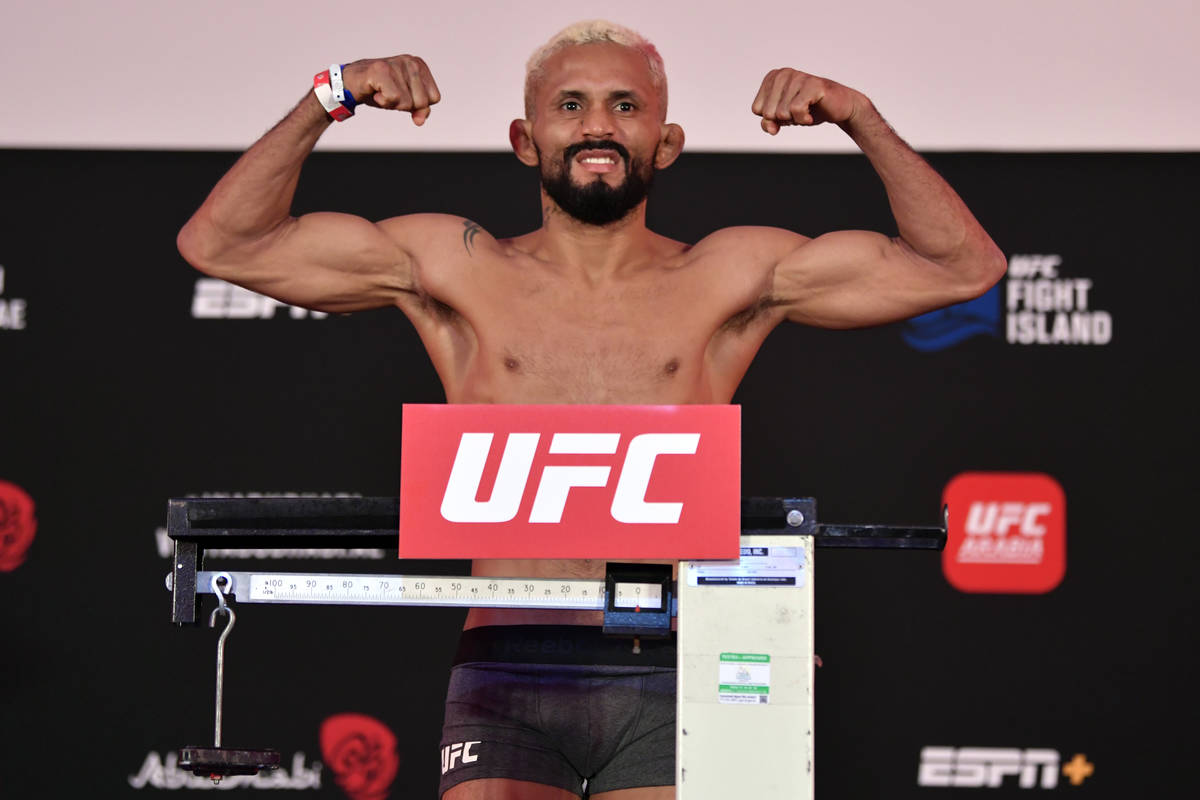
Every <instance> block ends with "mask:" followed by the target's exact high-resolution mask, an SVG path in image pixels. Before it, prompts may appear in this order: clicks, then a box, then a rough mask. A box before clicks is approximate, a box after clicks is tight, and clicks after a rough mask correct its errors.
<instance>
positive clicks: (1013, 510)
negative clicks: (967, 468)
mask: <svg viewBox="0 0 1200 800" xmlns="http://www.w3.org/2000/svg"><path fill="white" fill-rule="evenodd" d="M1050 511H1051V506H1050V504H1049V503H995V502H976V503H972V504H971V508H970V510H969V511H968V512H967V522H966V525H965V526H964V527H965V530H966V532H967V534H968V535H971V536H1004V535H1006V534H1007V533H1008V532H1009V531H1010V530H1011V529H1013V528H1016V529H1017V530H1018V531H1019V532H1020V533H1021V535H1022V536H1045V535H1046V526H1045V525H1042V524H1041V523H1040V522H1039V521H1038V520H1039V519H1040V518H1041V517H1045V516H1048V515H1049V514H1050Z"/></svg>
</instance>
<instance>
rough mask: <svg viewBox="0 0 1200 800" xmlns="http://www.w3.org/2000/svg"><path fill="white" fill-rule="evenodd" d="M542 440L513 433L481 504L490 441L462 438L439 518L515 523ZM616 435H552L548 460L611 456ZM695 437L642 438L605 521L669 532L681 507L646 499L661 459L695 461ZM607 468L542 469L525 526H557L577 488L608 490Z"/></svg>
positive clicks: (632, 449)
mask: <svg viewBox="0 0 1200 800" xmlns="http://www.w3.org/2000/svg"><path fill="white" fill-rule="evenodd" d="M541 437H542V435H541V434H540V433H510V434H508V438H507V441H506V442H505V445H504V455H503V456H502V457H501V459H500V468H499V471H498V472H497V473H496V478H495V483H494V484H493V489H492V494H491V497H490V498H489V499H488V500H485V501H480V500H478V499H476V498H477V495H478V494H479V488H480V483H481V482H482V480H483V472H484V467H485V465H486V463H487V459H488V454H489V453H490V452H491V449H492V440H493V438H494V434H491V433H464V434H462V438H461V439H460V440H459V444H458V452H457V454H456V455H455V457H454V465H453V466H452V467H451V470H450V478H449V481H448V482H447V484H446V491H445V494H444V495H443V496H442V504H441V514H442V518H443V519H445V520H447V521H449V522H509V521H510V520H512V519H514V518H515V517H516V516H517V512H518V511H519V510H520V508H521V504H522V501H523V500H524V497H525V493H526V489H527V487H528V484H529V479H530V477H531V476H532V473H533V471H534V470H533V468H534V457H535V455H536V454H537V449H538V442H539V441H540V440H541ZM620 440H621V434H619V433H555V434H553V435H552V438H551V440H550V448H549V454H550V455H596V456H603V455H608V456H611V455H615V454H616V452H617V448H618V446H619V445H620ZM699 444H700V434H699V433H643V434H639V435H636V436H634V437H633V438H632V439H631V440H630V442H629V446H628V448H627V449H626V453H625V460H624V462H623V463H622V465H621V469H620V472H619V474H618V477H617V481H616V487H615V488H614V490H613V497H612V503H611V505H610V506H609V513H610V514H611V516H612V518H613V519H614V520H616V521H617V522H625V523H651V524H665V525H674V524H676V523H678V522H679V517H680V515H681V514H682V512H683V503H676V502H647V501H646V492H647V490H648V488H649V486H650V477H651V474H652V472H653V471H654V464H655V460H656V459H657V458H658V456H660V455H694V454H695V453H696V448H697V447H698V446H699ZM611 473H612V467H611V466H609V465H604V464H547V465H545V466H543V467H542V469H541V473H540V476H539V478H538V483H537V489H536V492H535V494H534V498H533V506H532V508H531V509H530V512H529V518H528V521H529V522H532V523H558V522H561V521H562V517H563V510H564V509H565V508H566V504H567V497H568V495H569V494H570V492H571V489H573V488H576V487H580V488H583V487H590V488H605V487H607V486H608V485H609V483H610V481H611Z"/></svg>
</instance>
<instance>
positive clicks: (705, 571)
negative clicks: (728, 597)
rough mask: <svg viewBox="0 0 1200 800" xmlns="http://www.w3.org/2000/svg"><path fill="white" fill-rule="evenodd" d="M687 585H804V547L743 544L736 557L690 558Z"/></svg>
mask: <svg viewBox="0 0 1200 800" xmlns="http://www.w3.org/2000/svg"><path fill="white" fill-rule="evenodd" d="M687 579H688V586H791V587H797V586H803V585H804V548H803V547H743V548H742V556H741V558H739V559H738V560H737V561H704V562H692V563H691V565H690V566H689V568H688V575H687Z"/></svg>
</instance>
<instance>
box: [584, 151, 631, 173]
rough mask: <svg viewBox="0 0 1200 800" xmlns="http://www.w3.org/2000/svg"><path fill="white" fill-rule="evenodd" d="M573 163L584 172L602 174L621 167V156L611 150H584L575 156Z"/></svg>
mask: <svg viewBox="0 0 1200 800" xmlns="http://www.w3.org/2000/svg"><path fill="white" fill-rule="evenodd" d="M575 163H576V164H578V165H579V166H580V167H581V168H582V169H583V170H584V171H585V172H594V173H596V174H604V173H606V172H615V171H616V170H617V168H618V167H620V166H621V156H619V155H618V154H617V153H615V152H613V151H612V150H584V151H582V152H580V153H579V155H577V156H575Z"/></svg>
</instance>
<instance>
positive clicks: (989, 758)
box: [917, 747, 1059, 789]
mask: <svg viewBox="0 0 1200 800" xmlns="http://www.w3.org/2000/svg"><path fill="white" fill-rule="evenodd" d="M1058 763H1059V755H1058V753H1057V752H1056V751H1054V750H1036V749H1027V750H1019V749H1016V748H1005V747H959V748H955V747H926V748H923V749H922V750H921V766H920V770H919V772H918V773H917V785H918V786H962V787H972V788H981V787H987V788H990V789H996V788H999V787H1000V786H1001V785H1002V784H1003V783H1004V779H1005V777H1007V776H1010V775H1011V776H1015V777H1016V778H1017V785H1018V786H1019V787H1021V788H1022V789H1032V788H1034V787H1036V786H1037V785H1038V775H1039V773H1040V774H1041V788H1043V789H1053V788H1054V787H1055V786H1057V785H1058Z"/></svg>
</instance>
